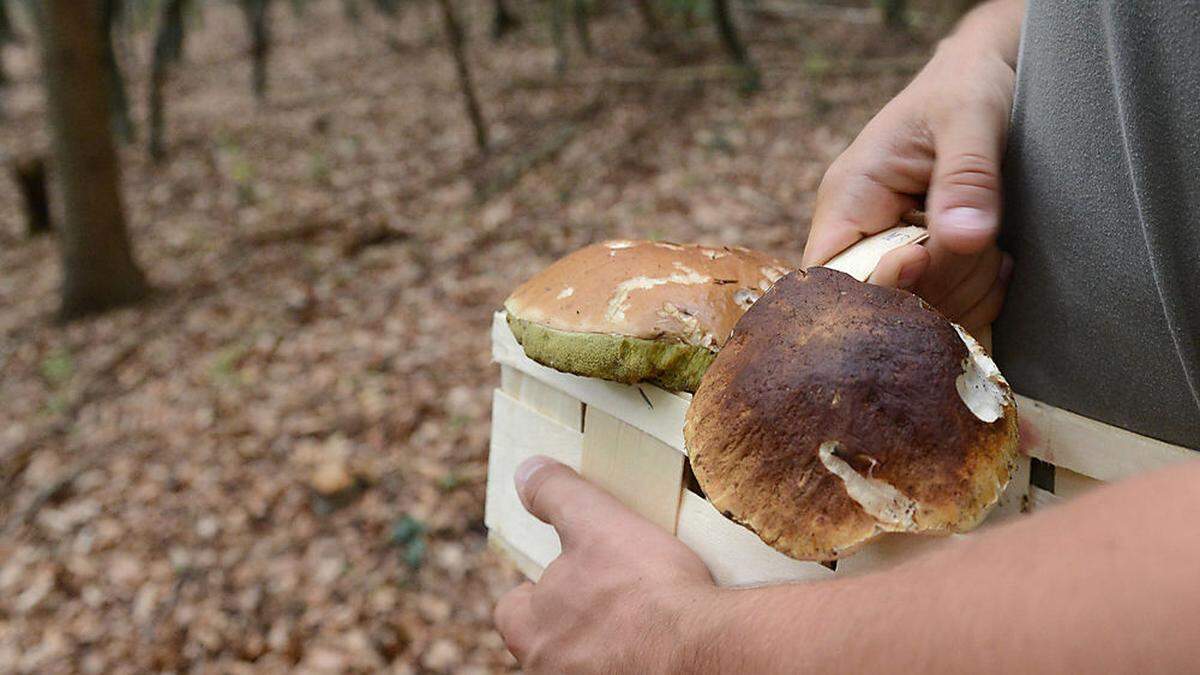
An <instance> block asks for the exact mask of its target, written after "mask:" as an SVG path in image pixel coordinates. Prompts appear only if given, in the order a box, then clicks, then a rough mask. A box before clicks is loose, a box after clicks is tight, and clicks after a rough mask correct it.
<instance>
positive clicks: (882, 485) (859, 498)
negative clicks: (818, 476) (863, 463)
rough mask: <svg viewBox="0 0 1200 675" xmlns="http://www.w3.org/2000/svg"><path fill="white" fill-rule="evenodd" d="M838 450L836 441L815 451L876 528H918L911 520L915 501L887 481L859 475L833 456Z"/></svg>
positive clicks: (915, 510) (825, 443) (893, 529)
mask: <svg viewBox="0 0 1200 675" xmlns="http://www.w3.org/2000/svg"><path fill="white" fill-rule="evenodd" d="M837 448H838V442H837V441H825V442H824V443H822V444H821V447H820V448H819V449H818V450H817V455H818V456H819V457H820V458H821V463H822V464H824V465H825V468H826V469H829V472H830V473H832V474H833V475H835V476H837V477H838V478H841V479H842V483H843V484H845V486H846V494H847V495H849V496H850V498H851V499H853V500H854V501H855V502H856V503H857V504H858V505H859V506H860V507H862V510H863V511H865V512H866V513H867V515H869V516H871V517H872V518H874V519H875V520H876V522H878V523H879V525H878V527H879V529H881V530H885V531H889V532H913V531H916V530H917V529H919V528H918V527H917V523H916V520H915V519H914V518H915V516H916V514H917V511H918V510H919V509H920V504H919V503H918V502H917V501H916V500H915V499H912V498H910V497H908V496H907V495H905V494H904V493H903V492H900V491H899V490H897V489H896V487H895V486H894V485H892V484H891V483H888V482H887V481H884V480H880V479H878V478H872V477H871V476H864V475H862V474H860V473H859V472H858V471H856V470H855V469H854V467H852V466H850V464H849V463H848V462H846V461H845V460H844V459H842V458H841V457H838V456H837V455H835V454H833V453H834V451H835V450H837Z"/></svg>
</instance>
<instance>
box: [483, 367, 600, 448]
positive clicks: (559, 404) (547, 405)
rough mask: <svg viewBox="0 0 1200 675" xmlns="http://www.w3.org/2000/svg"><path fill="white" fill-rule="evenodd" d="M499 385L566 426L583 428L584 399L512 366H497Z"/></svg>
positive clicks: (581, 429) (511, 394) (576, 428)
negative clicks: (566, 392) (582, 400)
mask: <svg viewBox="0 0 1200 675" xmlns="http://www.w3.org/2000/svg"><path fill="white" fill-rule="evenodd" d="M500 388H501V389H502V390H504V393H506V394H508V395H509V396H512V397H513V398H515V399H517V400H518V401H520V402H521V403H524V404H525V405H526V406H528V407H530V408H533V409H534V410H536V411H538V412H540V413H542V414H543V415H545V416H546V417H549V418H550V419H552V420H554V421H555V422H558V423H559V424H562V425H563V426H565V427H567V428H568V429H574V430H575V431H580V432H582V431H583V403H581V402H580V401H579V399H577V398H574V397H573V396H570V395H568V394H564V393H563V392H561V391H559V390H558V389H555V388H554V387H552V386H550V385H548V384H546V383H545V382H542V381H541V380H538V379H536V378H533V377H530V376H528V375H526V374H525V373H522V372H521V371H519V370H517V369H515V368H513V367H511V366H501V367H500Z"/></svg>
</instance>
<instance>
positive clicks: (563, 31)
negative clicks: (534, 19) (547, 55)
mask: <svg viewBox="0 0 1200 675" xmlns="http://www.w3.org/2000/svg"><path fill="white" fill-rule="evenodd" d="M567 2H568V0H550V38H551V41H552V42H554V72H555V74H557V75H558V76H559V77H562V76H563V75H564V74H565V73H566V72H567V63H568V62H569V61H570V60H571V48H570V46H569V45H568V44H567V27H566V23H567Z"/></svg>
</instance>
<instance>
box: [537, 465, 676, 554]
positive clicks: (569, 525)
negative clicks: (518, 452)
mask: <svg viewBox="0 0 1200 675" xmlns="http://www.w3.org/2000/svg"><path fill="white" fill-rule="evenodd" d="M514 478H515V481H516V484H517V495H518V496H520V498H521V503H522V504H524V505H525V509H526V510H528V511H529V512H530V513H531V514H533V515H534V517H536V518H537V519H538V520H541V521H542V522H545V523H548V524H549V525H551V526H553V527H554V529H555V530H556V531H557V532H558V538H559V540H560V541H561V542H562V548H563V551H566V550H568V549H570V548H571V547H572V546H573V545H574V543H575V542H576V541H578V540H580V539H582V538H584V537H587V536H595V535H597V534H598V533H599V532H600V530H601V529H602V528H604V527H612V526H618V527H620V528H624V529H625V530H626V531H628V532H630V533H633V532H635V531H638V530H639V529H640V527H641V523H645V522H646V521H643V520H641V519H640V518H639V517H638V515H637V514H636V513H634V512H633V511H630V510H629V509H628V508H626V507H625V506H624V505H623V504H621V502H619V501H617V500H616V498H614V497H613V496H612V495H610V494H609V493H607V492H605V491H604V490H602V489H601V488H599V487H597V486H596V485H594V484H592V483H590V482H588V481H586V480H584V479H583V478H581V477H580V476H579V474H578V473H575V471H574V470H572V469H571V468H569V467H567V466H566V465H564V464H560V463H559V462H556V461H554V460H552V459H550V458H549V457H543V456H540V455H538V456H535V457H530V458H529V459H527V460H525V462H523V463H522V464H521V466H519V467H517V472H516V475H515V477H514ZM647 524H648V523H647ZM651 527H653V526H651Z"/></svg>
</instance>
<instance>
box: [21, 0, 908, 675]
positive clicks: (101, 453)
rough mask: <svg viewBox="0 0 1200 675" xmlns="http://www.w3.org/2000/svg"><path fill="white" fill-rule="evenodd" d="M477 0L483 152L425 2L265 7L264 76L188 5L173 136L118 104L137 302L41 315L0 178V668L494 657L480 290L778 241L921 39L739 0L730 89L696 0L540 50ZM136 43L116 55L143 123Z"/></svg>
mask: <svg viewBox="0 0 1200 675" xmlns="http://www.w3.org/2000/svg"><path fill="white" fill-rule="evenodd" d="M485 5H490V3H482V2H478V3H470V6H469V7H467V8H466V9H467V10H468V11H467V12H466V14H467V16H466V19H467V21H468V23H469V25H470V27H471V29H472V34H471V52H472V61H473V63H474V65H475V67H476V68H477V72H476V75H477V80H478V83H479V88H480V97H481V100H482V103H483V110H484V115H485V116H486V117H487V119H488V121H489V124H490V126H491V131H492V135H493V150H492V152H490V153H489V154H488V155H487V156H486V157H481V156H479V155H478V154H477V153H476V151H475V149H474V147H473V144H472V135H471V131H470V127H469V126H468V125H467V122H466V118H465V117H464V115H463V114H462V106H461V102H460V99H459V91H458V88H457V84H456V80H455V77H454V71H453V64H452V62H451V61H450V59H449V57H448V55H447V51H446V49H445V43H444V41H443V40H442V36H441V32H440V24H439V23H438V17H437V15H436V13H435V11H434V10H435V7H434V6H433V5H432V3H428V6H426V5H414V6H411V7H410V8H409V9H407V10H406V11H405V13H404V14H403V15H402V16H401V18H400V19H399V20H387V19H383V18H381V17H379V16H375V15H373V14H368V15H366V16H365V17H364V19H363V21H362V22H361V24H358V25H355V24H354V23H352V22H350V21H349V20H348V19H347V18H346V17H345V16H344V15H343V13H342V10H341V5H340V3H336V2H332V1H330V0H325V1H322V2H314V3H311V4H310V6H309V7H308V9H307V11H306V12H305V13H304V14H303V15H301V16H296V15H294V14H293V12H292V11H291V8H290V6H289V4H288V3H276V6H275V12H276V15H275V16H276V21H274V25H273V30H274V33H275V37H276V47H275V51H274V53H273V56H272V60H271V62H270V91H269V93H268V97H267V99H266V101H265V102H262V103H257V102H256V101H255V100H254V98H253V97H252V96H251V94H250V90H249V84H248V83H249V78H250V72H249V70H250V68H249V62H248V58H247V57H246V37H245V33H244V28H243V24H242V19H241V16H240V15H239V13H238V12H237V10H236V8H235V6H234V5H233V4H232V3H222V4H216V3H204V4H203V5H202V6H203V7H204V13H203V17H202V18H203V21H202V23H200V24H197V25H196V26H195V27H194V30H193V31H192V32H191V33H190V34H189V36H188V41H187V46H186V49H187V53H186V57H185V60H184V61H183V62H182V63H181V64H180V66H179V67H178V68H176V69H175V70H174V72H173V75H172V80H171V83H170V85H169V87H168V109H167V114H168V127H167V150H168V157H167V159H166V160H165V161H163V162H162V163H160V164H158V165H155V164H152V163H150V162H149V161H148V159H147V155H146V151H145V147H144V128H143V129H139V131H140V132H143V133H142V135H141V137H139V139H138V142H136V143H134V144H132V145H128V146H126V147H124V149H123V150H122V161H123V178H124V187H125V195H126V203H127V212H128V219H129V223H130V229H131V233H132V238H133V240H134V243H135V246H136V249H137V256H138V259H139V260H140V261H141V263H142V265H143V266H144V268H145V269H146V271H147V273H148V275H149V277H150V278H151V279H152V281H153V283H154V285H155V286H156V288H157V289H158V292H157V294H156V296H155V297H154V298H153V300H152V301H150V302H147V303H145V304H142V305H140V306H137V307H134V308H130V309H126V310H121V311H117V312H112V313H109V314H105V315H103V316H100V317H96V318H92V319H88V320H84V321H78V322H75V323H72V324H69V325H66V326H63V325H58V324H56V323H55V322H54V313H55V310H56V305H57V286H58V280H59V274H60V272H59V268H58V258H57V251H56V246H55V241H54V239H53V237H44V238H40V239H27V238H26V237H25V236H24V232H23V227H24V226H23V223H22V222H21V215H20V212H19V209H18V208H17V206H16V204H17V195H16V191H15V188H14V186H13V185H12V184H11V182H10V181H8V180H4V181H0V204H2V205H3V208H0V401H3V405H2V406H0V672H4V673H7V672H21V673H33V672H38V673H59V672H64V673H65V672H87V673H100V672H114V673H126V672H128V673H133V672H147V671H175V672H182V671H187V672H222V673H227V672H243V671H248V670H254V671H260V670H261V671H268V672H285V671H289V670H295V671H297V672H375V671H380V670H385V669H388V668H390V669H392V671H393V672H401V673H404V672H430V671H431V672H461V673H467V672H492V671H503V670H507V669H511V668H514V667H515V664H514V662H513V661H512V659H511V657H510V656H509V655H508V654H507V652H506V650H505V648H504V645H503V643H502V641H501V639H500V636H499V635H498V634H497V633H496V632H495V630H494V629H493V628H492V626H491V609H492V606H493V604H494V602H495V600H496V599H497V598H498V597H499V596H500V595H501V594H502V593H503V592H504V591H506V590H507V589H509V588H511V587H512V586H513V585H514V584H516V583H517V581H518V576H517V574H516V573H515V572H514V571H513V570H512V569H511V568H510V567H509V566H507V565H506V564H505V563H503V562H502V561H501V560H500V559H499V558H497V557H496V555H495V554H494V553H492V552H491V551H490V550H489V549H488V547H487V544H486V532H485V530H484V527H483V523H482V521H483V500H484V482H485V478H486V460H487V445H488V418H489V401H490V399H491V390H492V388H493V387H494V386H496V385H497V380H498V377H497V369H496V367H495V366H494V365H492V364H491V363H490V360H489V342H488V328H489V325H490V321H491V314H492V312H493V311H494V310H496V309H497V308H498V307H499V306H500V305H501V303H502V302H503V300H504V297H505V296H506V295H507V293H508V291H509V290H510V289H512V288H513V287H514V286H515V285H516V284H517V283H519V282H520V281H522V280H523V279H524V278H526V277H527V276H528V275H530V274H531V273H532V272H533V271H535V270H537V269H538V268H540V267H542V266H544V265H546V264H548V263H549V262H551V261H552V260H554V259H555V258H557V257H559V256H561V255H563V254H565V253H567V252H569V251H571V250H572V249H574V248H576V247H579V246H582V245H584V244H587V243H590V242H593V241H598V240H602V239H605V238H609V237H654V238H663V239H668V240H674V241H696V242H704V243H720V244H741V245H746V246H751V247H756V248H761V249H765V250H768V251H771V252H772V253H775V254H777V255H780V256H782V257H784V258H787V259H791V260H792V261H798V259H799V254H800V251H801V250H802V248H803V243H804V237H805V231H806V223H807V222H808V219H809V216H810V213H811V208H812V201H813V195H814V193H815V190H816V187H817V185H818V183H819V181H820V178H821V175H822V172H823V171H824V169H825V167H826V166H827V165H828V163H829V162H830V160H832V159H833V158H834V157H835V156H836V155H837V154H838V152H839V151H840V150H842V149H843V148H844V147H845V146H846V145H847V144H848V143H849V141H850V140H851V139H852V138H853V136H854V134H855V133H856V131H857V130H858V129H859V128H861V126H862V125H863V123H864V122H865V121H866V120H867V119H869V117H870V115H871V114H872V113H873V111H875V110H877V109H878V108H879V106H880V105H882V104H883V103H884V102H885V101H886V100H887V99H888V98H889V97H890V96H891V95H892V94H894V93H895V92H896V91H898V90H899V89H900V88H901V87H902V86H903V85H904V84H905V82H906V81H907V80H908V79H909V78H910V77H911V76H912V74H913V73H914V72H915V70H916V68H917V67H918V65H919V63H920V61H921V59H922V57H923V56H924V55H926V54H927V53H928V51H929V49H930V47H931V44H932V41H931V38H929V37H928V36H926V37H914V36H912V35H907V34H901V33H888V32H886V31H885V30H884V29H883V28H882V27H881V26H880V25H878V23H876V22H875V21H874V19H873V18H872V16H873V14H872V13H870V12H869V11H867V10H866V9H853V8H841V7H835V8H829V7H828V6H823V7H824V8H822V7H813V6H811V5H809V4H806V3H799V2H783V3H775V4H772V3H766V2H761V3H758V6H759V7H762V8H766V9H764V10H761V11H757V12H755V13H753V14H751V13H744V14H742V15H740V16H739V19H740V21H741V22H742V25H743V33H744V35H745V37H746V39H747V42H748V43H749V46H750V50H751V52H752V54H753V56H754V58H755V59H756V60H757V61H758V62H759V64H760V65H761V66H762V69H763V88H762V90H761V91H759V92H758V93H756V94H754V95H753V96H749V97H746V96H743V95H741V94H740V93H739V91H738V88H737V82H736V80H734V79H731V78H730V77H729V76H728V73H726V72H725V71H724V69H723V67H722V65H721V64H722V63H723V57H722V53H721V51H720V49H719V47H718V46H717V44H716V42H715V39H714V37H713V35H712V31H711V30H710V29H709V27H708V24H707V23H706V20H704V19H700V20H698V21H697V23H696V25H695V26H694V27H693V28H692V29H690V30H688V29H686V28H684V27H676V28H674V29H673V30H672V31H671V33H670V35H671V37H672V38H673V41H674V43H675V49H674V51H673V53H671V54H667V55H655V54H652V53H651V52H650V51H649V50H647V49H646V48H645V47H644V46H643V44H642V42H643V41H642V40H641V37H640V36H641V24H640V23H639V21H638V20H637V17H636V15H635V14H634V13H633V12H632V10H628V11H612V12H609V13H607V14H605V15H603V16H599V17H597V18H596V19H595V20H594V22H593V31H594V36H593V39H594V41H595V44H596V46H597V48H596V53H595V55H594V56H592V57H591V58H584V57H583V56H582V55H581V54H580V53H579V51H578V50H575V52H574V54H573V58H572V61H571V63H570V64H569V65H568V67H567V69H566V73H565V74H564V75H562V76H561V77H560V76H556V74H555V71H554V67H553V61H554V50H553V47H552V45H551V42H550V39H549V34H548V33H549V31H548V29H547V28H546V24H545V22H544V21H543V20H542V19H541V18H540V16H539V14H540V11H541V10H540V9H539V8H540V7H541V5H539V4H533V3H520V2H519V3H516V4H515V9H516V10H517V12H518V13H519V14H521V15H522V17H524V19H525V23H524V26H523V28H522V29H521V30H520V31H518V32H517V33H515V34H513V35H511V36H509V37H507V38H506V39H505V40H504V41H502V42H500V43H498V44H493V43H492V42H491V41H490V39H489V38H488V36H487V25H488V16H487V11H486V9H487V7H486V6H485ZM777 5H781V6H782V7H781V8H780V9H779V10H778V11H779V12H783V13H784V14H786V16H781V15H779V14H771V13H770V12H769V11H768V10H769V9H770V8H772V7H776V6H777ZM366 6H367V3H364V11H365V7H366ZM618 6H619V5H618ZM859 6H860V7H867V6H868V5H867V3H866V2H863V3H861V4H860V5H859ZM151 39H152V31H151V30H148V29H147V28H145V27H143V28H142V29H141V30H140V31H137V32H133V33H131V34H130V36H129V38H128V40H127V43H126V44H124V46H123V52H122V58H123V61H124V63H125V68H126V72H127V76H128V78H129V80H130V89H129V91H130V93H131V96H132V97H133V98H134V100H135V114H136V117H137V119H139V120H140V119H143V118H144V114H143V113H144V105H143V99H144V93H145V90H146V72H147V70H148V58H149V43H150V41H151ZM6 57H7V62H8V64H9V67H10V69H11V70H12V71H13V73H14V77H15V79H16V82H15V84H14V85H13V86H12V87H10V89H9V90H8V94H7V95H6V97H5V99H4V102H3V103H4V107H5V115H6V117H5V119H4V120H3V122H2V123H0V149H3V151H4V152H9V153H18V152H26V151H42V152H44V151H45V148H46V146H47V143H48V141H47V137H46V129H45V122H44V106H43V102H42V90H41V87H40V83H39V80H38V77H39V75H38V71H37V62H36V61H37V60H36V58H35V56H34V54H33V50H32V48H31V47H30V46H29V44H28V43H27V44H26V45H25V46H22V47H10V48H9V49H8V51H7V53H6ZM339 490H340V491H339ZM335 492H336V494H333V493H335Z"/></svg>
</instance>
